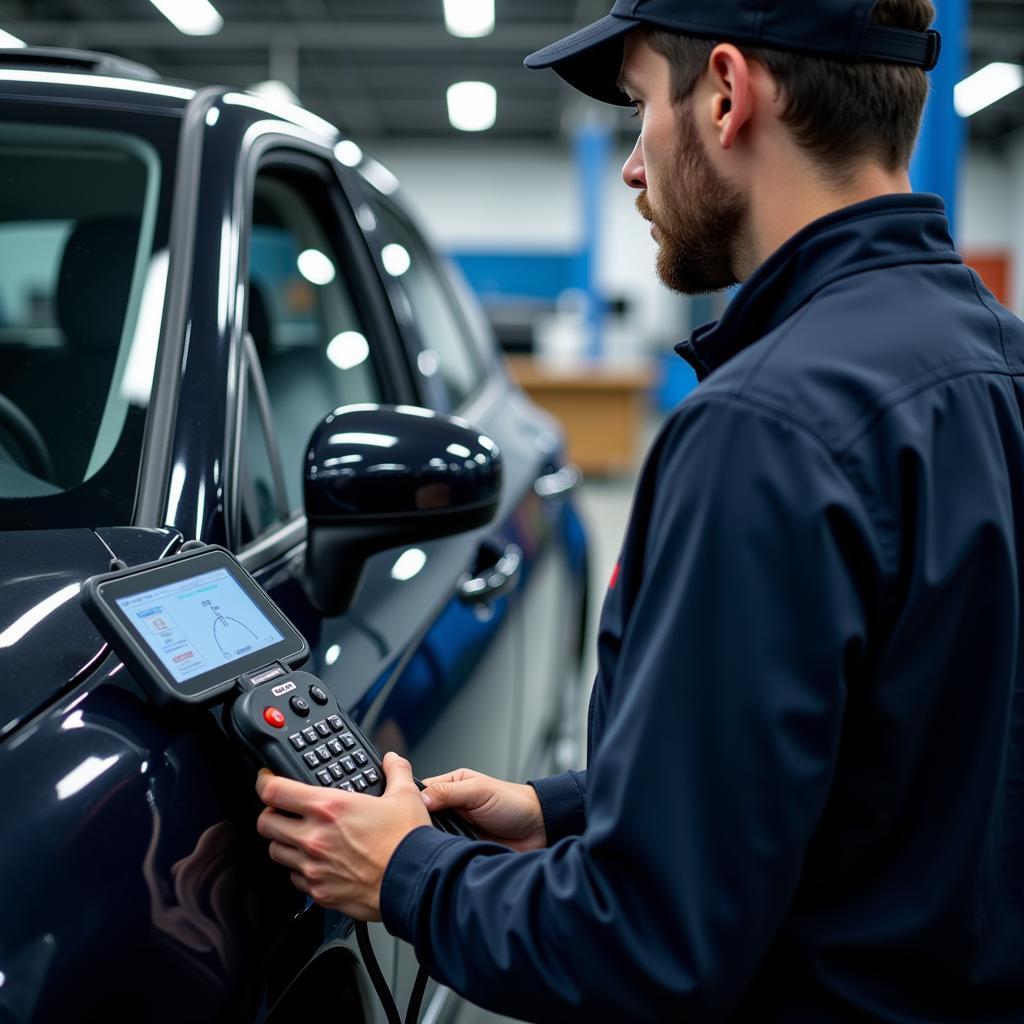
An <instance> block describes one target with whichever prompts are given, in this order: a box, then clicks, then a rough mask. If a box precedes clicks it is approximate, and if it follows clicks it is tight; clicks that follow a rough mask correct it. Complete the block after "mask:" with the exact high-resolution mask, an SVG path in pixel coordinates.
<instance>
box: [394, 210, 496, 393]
mask: <svg viewBox="0 0 1024 1024" xmlns="http://www.w3.org/2000/svg"><path fill="white" fill-rule="evenodd" d="M374 211H375V213H376V216H377V221H378V224H377V229H378V230H377V234H378V237H379V238H380V239H381V240H382V241H383V243H384V245H383V248H382V249H381V254H380V257H381V263H382V264H383V266H384V270H385V271H386V272H387V273H388V274H390V275H391V276H392V277H394V278H396V279H397V281H398V283H399V284H400V285H401V287H402V289H403V291H404V292H405V295H406V297H407V298H408V300H409V305H410V307H411V308H412V314H413V317H414V319H415V321H416V326H417V328H418V329H419V332H420V337H421V339H422V342H423V344H424V346H426V349H425V352H424V353H423V354H422V355H421V366H420V369H421V370H424V372H427V373H430V372H431V371H435V372H440V375H441V379H442V380H443V381H444V383H445V386H446V388H447V390H448V396H449V400H450V401H451V405H452V408H458V407H459V406H460V405H462V404H463V403H464V402H466V401H467V399H469V398H470V397H471V396H472V395H473V394H475V393H476V391H477V390H478V389H479V387H480V385H481V383H482V381H483V376H484V369H483V363H482V361H481V359H480V353H479V351H478V350H477V348H476V346H475V343H474V342H473V341H472V340H471V339H470V337H469V335H468V333H467V330H466V326H465V324H464V322H463V320H462V318H461V316H460V313H459V311H458V309H457V307H456V304H455V299H454V296H453V295H452V293H451V290H450V289H449V287H448V284H447V281H446V280H445V278H444V276H443V273H442V271H441V269H440V267H438V265H437V263H436V262H435V261H434V258H433V257H432V255H431V254H430V250H429V248H428V246H427V245H426V243H425V242H424V241H423V239H422V238H421V237H420V235H419V233H418V232H417V231H416V229H415V228H414V227H413V226H412V225H411V224H410V223H409V221H408V220H407V219H406V218H405V217H404V215H402V214H401V213H400V212H399V211H398V210H397V209H396V208H395V207H394V206H392V205H391V204H390V203H388V202H387V201H386V200H383V199H377V200H376V202H375V203H374ZM424 360H426V365H424V362H423V361H424ZM435 363H436V365H432V364H435Z"/></svg>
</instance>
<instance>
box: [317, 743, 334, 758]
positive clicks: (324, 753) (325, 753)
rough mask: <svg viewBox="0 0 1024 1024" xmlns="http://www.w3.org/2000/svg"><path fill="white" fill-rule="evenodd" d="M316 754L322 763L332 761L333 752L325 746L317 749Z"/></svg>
mask: <svg viewBox="0 0 1024 1024" xmlns="http://www.w3.org/2000/svg"><path fill="white" fill-rule="evenodd" d="M316 753H317V757H319V758H320V760H321V761H330V759H331V752H330V751H329V750H328V749H327V747H325V746H319V747H317V748H316Z"/></svg>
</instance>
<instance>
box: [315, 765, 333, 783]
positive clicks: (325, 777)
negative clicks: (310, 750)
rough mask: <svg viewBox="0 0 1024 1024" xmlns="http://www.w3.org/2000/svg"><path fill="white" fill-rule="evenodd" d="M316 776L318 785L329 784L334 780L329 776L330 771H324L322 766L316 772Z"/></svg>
mask: <svg viewBox="0 0 1024 1024" xmlns="http://www.w3.org/2000/svg"><path fill="white" fill-rule="evenodd" d="M316 777H317V778H318V779H319V780H320V785H322V786H329V785H330V784H331V783H332V782H333V781H334V779H332V778H331V773H330V772H328V771H325V770H324V769H323V768H321V769H320V771H318V772H317V773H316Z"/></svg>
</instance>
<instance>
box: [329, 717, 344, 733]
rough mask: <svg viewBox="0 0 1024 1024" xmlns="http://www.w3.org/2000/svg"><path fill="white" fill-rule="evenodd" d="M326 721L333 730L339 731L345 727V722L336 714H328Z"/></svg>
mask: <svg viewBox="0 0 1024 1024" xmlns="http://www.w3.org/2000/svg"><path fill="white" fill-rule="evenodd" d="M327 722H328V724H329V725H330V727H331V728H332V729H333V730H334V731H335V732H341V730H342V729H344V728H345V723H344V722H343V721H342V720H341V719H340V718H339V717H338V716H337V715H328V716H327Z"/></svg>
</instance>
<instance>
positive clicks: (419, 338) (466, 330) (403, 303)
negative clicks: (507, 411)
mask: <svg viewBox="0 0 1024 1024" xmlns="http://www.w3.org/2000/svg"><path fill="white" fill-rule="evenodd" d="M363 192H364V195H365V201H366V202H367V205H368V206H369V208H370V210H371V212H372V213H373V215H374V219H375V221H376V222H377V223H376V225H375V226H374V227H373V228H372V229H368V228H367V227H366V226H364V225H360V227H362V228H363V232H364V239H365V243H366V246H367V248H368V249H369V250H370V253H371V256H372V258H373V261H374V264H375V266H376V267H377V269H378V272H379V274H380V276H381V279H382V280H383V281H384V284H385V287H386V289H387V293H388V298H389V300H390V303H391V308H392V311H393V313H394V315H395V319H396V320H397V321H398V322H399V324H400V325H401V328H402V330H403V332H404V333H405V335H406V337H407V338H409V347H410V348H411V349H413V350H414V353H415V355H414V356H413V358H415V357H416V356H418V355H419V354H420V353H422V352H424V351H426V350H434V349H435V346H433V345H432V344H431V343H430V338H429V337H428V335H427V334H426V333H424V331H423V330H422V329H421V328H420V326H419V324H418V323H417V321H416V317H415V311H414V310H413V309H412V307H411V302H410V299H409V296H408V293H407V290H406V288H405V287H404V286H403V285H402V282H401V280H400V279H398V278H395V277H393V276H391V275H390V274H389V273H388V272H387V270H386V269H385V267H384V263H383V258H382V255H381V254H382V251H383V247H384V246H386V245H387V244H388V243H389V242H392V241H395V239H393V238H392V237H391V235H390V233H389V232H388V231H387V230H386V228H384V227H382V226H381V225H380V218H379V216H378V210H379V209H380V208H381V207H383V208H384V210H385V211H386V213H387V215H388V216H389V217H392V218H393V219H394V220H396V221H398V223H399V224H400V225H401V227H402V230H404V231H405V232H406V233H408V234H409V235H410V236H411V238H412V241H413V243H414V244H415V245H416V246H417V248H418V249H419V250H420V255H422V256H423V258H424V260H425V262H426V264H427V269H428V273H429V274H431V275H432V277H433V278H434V280H435V282H436V284H437V286H438V288H439V291H440V294H441V297H442V298H443V300H444V301H445V303H446V305H447V307H448V310H449V311H450V313H451V317H452V320H453V321H454V322H455V324H456V327H457V329H458V332H459V338H458V344H459V348H460V349H461V351H462V353H463V354H464V356H465V358H466V360H467V361H468V362H469V364H470V365H471V366H472V368H473V371H474V377H475V379H474V383H473V385H472V387H471V389H470V390H469V392H468V393H467V394H466V395H465V397H463V398H462V400H461V401H458V402H456V401H453V400H452V395H451V393H450V391H449V389H448V386H447V383H446V382H445V380H444V378H443V373H442V372H441V371H438V372H436V373H434V374H433V375H430V376H427V375H424V374H423V373H422V371H419V372H417V374H416V376H417V379H418V380H419V382H420V385H421V388H423V389H424V390H425V391H426V392H427V393H429V394H430V403H429V404H430V405H431V406H432V407H433V408H439V407H441V408H442V410H443V411H445V412H451V413H454V412H462V411H463V410H465V409H467V408H469V407H470V406H473V405H475V403H476V402H477V400H478V399H479V397H480V395H481V394H483V393H484V392H485V391H487V390H488V383H489V373H490V371H491V367H490V366H488V364H487V360H486V359H485V358H484V354H483V352H481V350H480V345H479V343H478V341H477V339H476V337H475V335H474V332H473V330H472V327H471V325H470V324H469V323H468V322H467V319H466V315H465V311H464V309H463V307H462V302H461V301H460V299H459V297H458V296H457V294H456V293H455V289H454V288H453V287H452V283H451V280H450V279H449V276H448V271H447V269H446V268H445V266H444V261H443V258H441V257H440V256H439V254H438V253H436V252H435V250H434V247H433V246H432V245H431V244H430V242H429V241H428V240H427V239H426V238H425V237H424V235H423V232H422V231H420V229H419V228H418V227H417V226H416V224H415V223H414V222H413V221H412V219H411V218H410V217H409V216H408V214H407V213H406V212H405V210H404V209H402V207H401V206H400V205H399V204H398V203H396V202H395V201H394V200H393V199H392V198H391V197H390V196H388V195H386V194H384V193H383V192H381V191H380V190H379V189H375V188H373V187H372V185H369V184H367V185H363Z"/></svg>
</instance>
